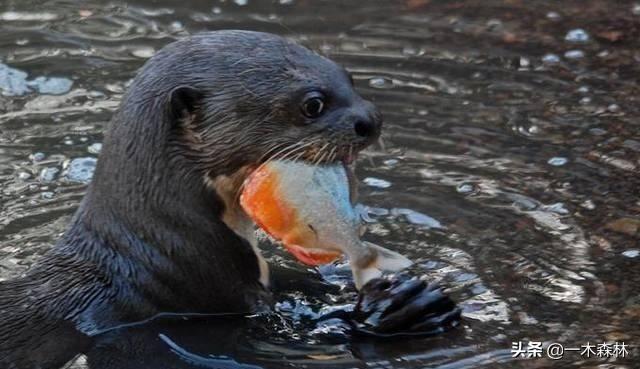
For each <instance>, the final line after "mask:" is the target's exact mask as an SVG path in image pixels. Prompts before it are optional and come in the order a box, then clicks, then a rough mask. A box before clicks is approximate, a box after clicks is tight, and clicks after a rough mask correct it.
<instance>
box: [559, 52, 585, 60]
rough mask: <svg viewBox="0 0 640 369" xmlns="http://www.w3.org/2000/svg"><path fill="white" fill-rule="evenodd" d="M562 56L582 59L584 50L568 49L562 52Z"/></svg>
mask: <svg viewBox="0 0 640 369" xmlns="http://www.w3.org/2000/svg"><path fill="white" fill-rule="evenodd" d="M564 57H565V58H567V59H582V58H584V51H582V50H569V51H567V52H566V53H564Z"/></svg>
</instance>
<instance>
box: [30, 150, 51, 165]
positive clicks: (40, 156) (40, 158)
mask: <svg viewBox="0 0 640 369" xmlns="http://www.w3.org/2000/svg"><path fill="white" fill-rule="evenodd" d="M46 157H47V156H46V155H45V154H44V153H41V152H36V153H33V154H31V155H29V159H31V161H33V162H34V163H37V162H39V161H43V160H44V159H45V158H46Z"/></svg>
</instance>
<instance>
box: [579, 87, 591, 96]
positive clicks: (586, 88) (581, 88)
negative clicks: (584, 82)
mask: <svg viewBox="0 0 640 369" xmlns="http://www.w3.org/2000/svg"><path fill="white" fill-rule="evenodd" d="M578 92H580V93H581V94H586V93H587V92H589V87H588V86H580V88H578Z"/></svg>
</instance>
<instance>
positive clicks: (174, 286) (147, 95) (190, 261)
mask: <svg viewBox="0 0 640 369" xmlns="http://www.w3.org/2000/svg"><path fill="white" fill-rule="evenodd" d="M310 94H311V95H310ZM310 96H311V97H310ZM317 96H321V97H322V98H323V100H322V103H323V106H324V107H325V109H324V110H323V111H322V114H319V115H317V116H316V114H305V113H309V111H308V110H309V109H307V108H308V107H305V105H304V104H306V101H309V99H312V98H317ZM317 102H318V101H317V100H316V101H315V102H314V104H316V105H314V106H312V108H314V107H315V108H317V107H318V106H317ZM301 106H303V109H302V112H301ZM305 109H306V110H305ZM316 113H317V112H316ZM380 125H381V119H380V114H379V113H378V112H377V110H376V109H375V108H374V107H373V105H372V104H371V103H369V102H367V101H365V100H363V99H362V98H361V97H360V96H359V95H358V94H357V93H356V92H355V91H354V90H353V87H352V83H351V82H350V79H349V76H348V74H347V73H346V72H345V71H344V69H342V68H341V67H339V66H337V65H336V64H334V63H333V62H331V61H330V60H328V59H326V58H324V57H321V56H319V55H317V54H315V53H313V52H311V51H310V50H308V49H306V48H304V47H301V46H299V45H297V44H294V43H291V42H289V41H287V40H285V39H283V38H280V37H278V36H274V35H270V34H265V33H258V32H248V31H217V32H209V33H203V34H199V35H195V36H192V37H189V38H186V39H183V40H180V41H177V42H174V43H172V44H170V45H168V46H166V47H165V48H163V49H162V50H160V51H159V52H158V53H157V54H156V55H155V56H154V57H152V58H151V59H150V60H149V61H148V62H147V63H146V64H145V66H144V67H143V68H142V69H141V71H140V72H139V74H138V75H137V77H136V78H135V79H134V81H133V83H132V84H131V86H130V88H129V89H128V92H127V93H126V94H125V96H124V98H123V100H122V102H121V104H120V107H119V109H118V111H117V112H116V113H115V115H114V116H113V119H112V121H111V123H110V127H109V130H108V132H107V134H106V136H105V140H104V146H103V147H104V148H103V151H102V153H101V156H100V159H99V162H98V165H97V168H96V172H95V175H94V178H93V181H92V182H91V184H90V186H89V188H88V190H87V193H86V196H85V197H84V199H83V200H82V202H81V204H80V206H79V208H78V210H77V212H76V213H75V215H74V217H73V219H72V221H71V224H70V226H69V228H68V230H67V231H66V233H65V234H64V236H63V237H62V238H61V239H60V240H59V242H58V243H57V244H56V245H55V246H54V247H53V248H52V249H51V250H50V251H49V252H48V253H47V254H46V255H45V256H43V257H42V259H41V260H39V261H38V263H37V264H36V265H34V266H33V267H32V268H31V269H30V270H29V271H28V272H27V273H26V275H24V276H23V277H22V278H19V279H15V280H10V281H5V282H2V283H0V363H1V364H2V365H0V367H2V368H6V367H8V368H30V367H57V366H59V365H62V364H64V363H65V362H66V361H67V360H69V359H70V358H71V357H69V352H71V353H72V354H73V355H74V353H73V350H70V348H71V346H73V347H74V348H76V349H78V350H79V351H81V350H82V347H84V346H85V345H88V344H89V343H88V342H90V337H91V336H94V335H96V334H98V333H99V332H101V331H102V330H104V329H108V328H110V327H113V326H117V325H119V324H123V323H127V322H133V321H138V320H142V319H145V318H149V317H151V316H153V315H155V314H158V313H161V312H176V313H216V312H250V311H254V310H255V309H256V308H257V307H259V306H260V305H261V304H262V302H263V301H265V300H268V293H267V290H266V288H265V283H266V282H267V279H268V278H267V277H266V276H265V273H266V270H265V264H264V261H263V260H262V259H261V257H260V255H259V254H257V253H256V249H255V247H254V245H252V243H251V242H252V240H251V238H252V237H251V235H250V234H249V233H251V232H250V229H251V231H252V228H251V227H249V226H248V223H247V222H248V219H246V217H245V216H244V214H243V213H242V212H238V211H237V209H235V208H234V207H235V204H236V202H235V201H234V199H235V198H237V197H236V195H237V193H236V192H237V190H238V187H237V183H239V182H241V179H242V178H243V176H244V175H245V173H247V171H248V170H250V168H252V167H255V166H257V165H259V164H260V163H262V162H264V161H265V160H267V159H269V158H272V157H277V156H279V157H284V156H287V155H288V156H289V157H292V158H293V157H295V158H296V159H298V160H307V161H313V162H316V163H318V162H330V161H339V160H347V161H348V160H350V159H351V157H352V155H354V154H355V153H356V152H357V151H358V150H360V149H362V148H364V147H365V146H367V145H368V144H370V143H371V142H372V141H373V140H375V139H376V138H377V137H378V135H379V132H380ZM70 335H71V336H73V335H77V336H78V337H79V339H69V340H68V341H69V342H67V341H65V340H64V339H61V338H60V337H61V336H65V337H70ZM49 346H51V347H49ZM43 350H44V351H43ZM38 352H44V353H43V354H42V355H39V354H38ZM73 355H72V356H73ZM39 356H43V357H46V360H45V359H43V358H41V357H39ZM43 363H44V364H43Z"/></svg>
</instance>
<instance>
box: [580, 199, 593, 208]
mask: <svg viewBox="0 0 640 369" xmlns="http://www.w3.org/2000/svg"><path fill="white" fill-rule="evenodd" d="M580 206H582V207H583V208H585V209H587V210H593V209H595V208H596V204H594V203H593V200H591V199H589V200H585V201H583V202H582V203H581V204H580Z"/></svg>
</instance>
